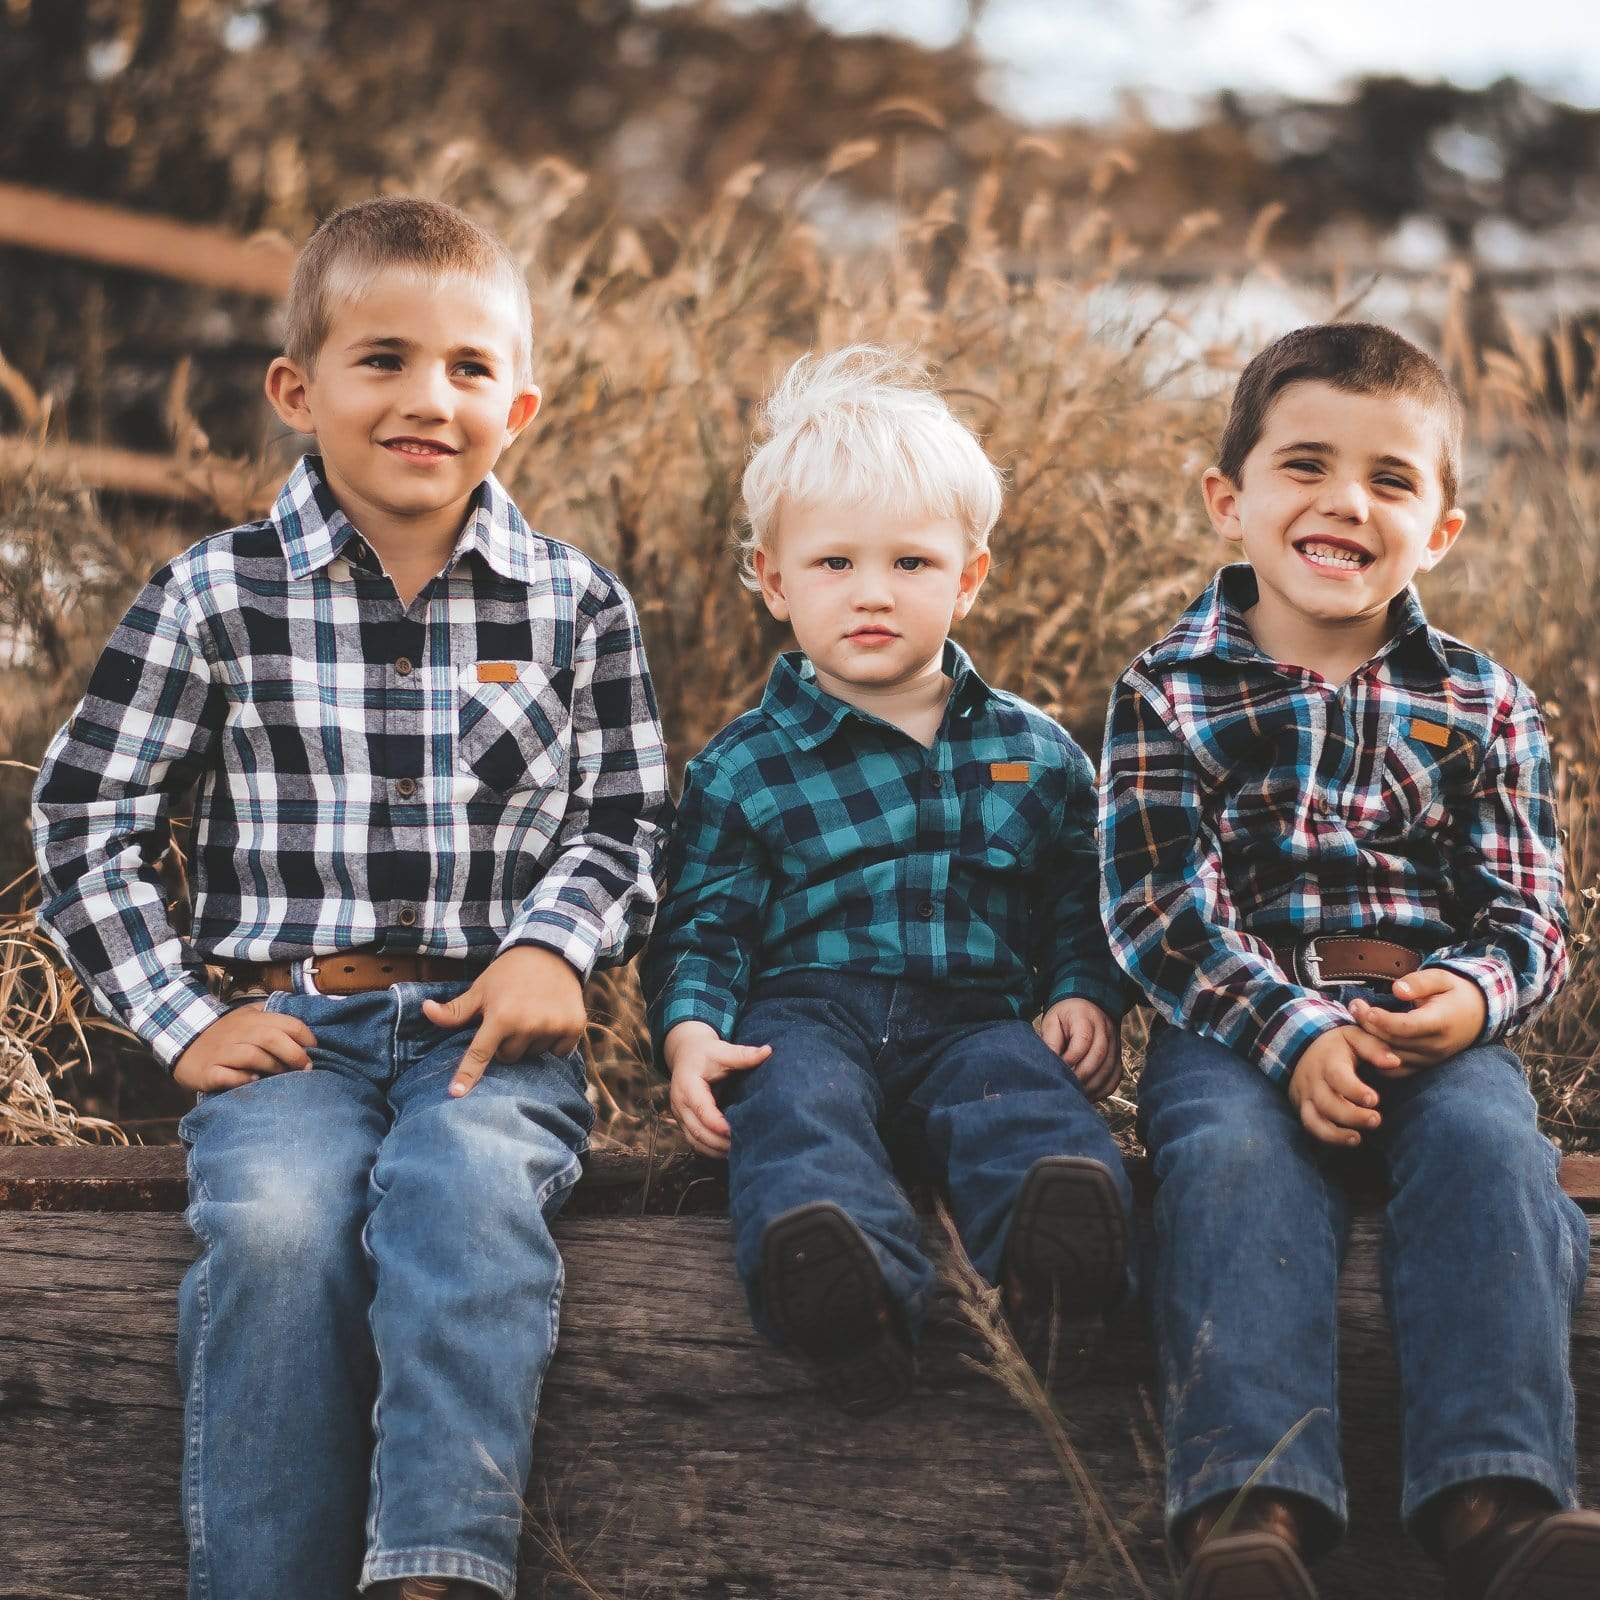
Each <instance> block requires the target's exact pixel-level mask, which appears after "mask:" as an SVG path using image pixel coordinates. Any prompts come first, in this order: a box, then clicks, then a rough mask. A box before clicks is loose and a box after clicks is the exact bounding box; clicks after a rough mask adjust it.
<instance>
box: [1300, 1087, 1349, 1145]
mask: <svg viewBox="0 0 1600 1600" xmlns="http://www.w3.org/2000/svg"><path fill="white" fill-rule="evenodd" d="M1300 1122H1301V1124H1302V1126H1303V1127H1304V1128H1305V1130H1306V1132H1307V1133H1309V1134H1310V1135H1311V1137H1312V1138H1313V1139H1320V1140H1321V1141H1322V1143H1323V1144H1342V1145H1356V1144H1360V1143H1361V1135H1360V1134H1359V1133H1357V1132H1356V1131H1355V1130H1354V1129H1353V1128H1341V1127H1339V1126H1338V1124H1337V1123H1333V1122H1330V1121H1329V1120H1328V1119H1327V1118H1326V1117H1325V1116H1323V1115H1322V1113H1321V1112H1320V1111H1319V1110H1318V1109H1317V1107H1316V1105H1315V1104H1314V1102H1313V1098H1312V1097H1311V1096H1310V1095H1308V1096H1307V1097H1306V1098H1305V1099H1304V1100H1302V1101H1301V1102H1300Z"/></svg>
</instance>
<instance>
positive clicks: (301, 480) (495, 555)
mask: <svg viewBox="0 0 1600 1600" xmlns="http://www.w3.org/2000/svg"><path fill="white" fill-rule="evenodd" d="M269 520H270V521H271V522H272V525H273V527H274V528H276V529H277V532H278V538H279V540H280V541H281V543H282V545H283V555H284V560H285V561H287V562H288V564H289V576H290V577H291V578H305V577H309V576H310V575H311V574H312V573H313V572H315V571H316V570H317V569H318V568H319V567H325V566H327V564H328V563H329V562H330V561H332V560H333V558H334V557H335V556H337V555H338V554H339V552H340V551H341V550H343V549H344V547H345V546H346V545H347V544H348V543H349V542H350V540H351V539H353V538H355V537H356V536H357V534H356V528H355V525H354V524H353V523H352V522H351V521H350V519H349V518H348V517H347V516H346V515H345V514H344V512H343V511H341V510H340V509H339V503H338V501H336V500H335V499H334V497H333V491H332V490H331V489H330V488H329V487H328V484H327V480H326V479H325V478H324V477H323V475H322V457H321V456H303V457H301V459H300V462H299V464H298V465H297V466H296V467H295V469H294V471H293V472H292V473H290V474H289V479H288V482H286V483H285V484H284V486H283V488H282V489H280V490H279V491H278V498H277V500H276V501H275V502H274V504H273V507H272V515H271V518H270V519H269ZM473 550H475V551H477V553H478V554H479V555H481V556H482V557H483V559H484V560H485V561H486V562H487V563H488V564H489V566H490V567H491V568H493V570H494V571H495V572H497V573H499V575H500V576H501V577H502V578H509V579H510V580H511V581H512V582H514V583H528V582H530V581H531V580H532V577H533V559H532V553H533V539H532V537H531V536H530V530H529V528H528V525H527V523H526V522H524V521H523V520H522V513H521V512H520V511H518V510H517V508H516V506H515V504H514V503H513V502H512V499H511V496H510V495H508V494H507V493H506V492H505V490H504V489H503V488H501V486H500V481H499V479H497V478H496V477H495V475H494V474H493V473H492V472H491V473H490V474H489V476H488V477H486V478H485V479H484V480H483V482H482V483H481V484H480V485H479V486H478V489H477V492H476V493H475V494H474V495H473V499H472V508H471V510H470V511H468V513H467V520H466V524H465V526H464V527H463V528H462V530H461V536H460V537H459V538H458V539H457V540H456V548H455V554H454V555H452V556H451V558H450V565H452V566H453V565H454V564H455V563H456V562H457V561H459V560H460V559H461V557H462V556H464V555H466V554H467V553H468V552H469V551H473Z"/></svg>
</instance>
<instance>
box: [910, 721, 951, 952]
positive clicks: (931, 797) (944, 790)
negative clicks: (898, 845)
mask: <svg viewBox="0 0 1600 1600" xmlns="http://www.w3.org/2000/svg"><path fill="white" fill-rule="evenodd" d="M960 832H961V796H960V794H959V793H958V792H957V789H956V781H955V755H954V751H953V749H952V747H951V741H950V740H949V739H948V738H946V737H944V736H943V735H942V734H941V735H940V736H939V737H938V738H936V739H935V740H934V742H933V746H932V748H931V749H928V750H925V751H923V752H922V784H921V792H920V794H919V796H918V800H917V841H916V849H915V850H914V851H913V853H912V864H913V871H914V872H915V873H916V874H917V877H918V878H919V879H920V881H918V882H913V883H911V884H910V885H909V887H910V890H911V906H912V926H911V929H910V937H911V938H912V939H914V940H915V941H916V947H917V948H919V949H920V950H921V951H922V952H923V953H924V955H925V957H926V960H927V963H928V966H927V970H928V971H930V972H947V971H948V970H949V943H950V930H949V925H948V923H949V918H948V911H947V907H948V904H949V898H950V859H951V856H952V855H953V853H954V851H955V848H956V845H957V843H958V842H959V839H960Z"/></svg>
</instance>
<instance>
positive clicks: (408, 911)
mask: <svg viewBox="0 0 1600 1600" xmlns="http://www.w3.org/2000/svg"><path fill="white" fill-rule="evenodd" d="M395 921H396V922H398V923H399V924H400V926H401V927H402V928H412V927H415V926H416V922H417V908H416V907H415V906H401V907H400V909H399V911H397V912H396V913H395Z"/></svg>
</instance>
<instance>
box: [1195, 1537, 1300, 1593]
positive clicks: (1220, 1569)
mask: <svg viewBox="0 0 1600 1600" xmlns="http://www.w3.org/2000/svg"><path fill="white" fill-rule="evenodd" d="M1178 1600H1317V1590H1316V1586H1315V1585H1314V1584H1313V1583H1312V1581H1311V1574H1310V1573H1309V1572H1307V1571H1306V1569H1305V1564H1304V1563H1303V1562H1302V1561H1301V1559H1300V1557H1299V1556H1298V1555H1296V1554H1295V1551H1294V1548H1293V1546H1292V1545H1290V1543H1289V1542H1288V1540H1286V1539H1280V1538H1279V1537H1278V1536H1277V1534H1275V1533H1233V1534H1229V1535H1228V1536H1227V1537H1226V1538H1224V1539H1208V1540H1207V1541H1206V1542H1205V1543H1204V1544H1203V1545H1201V1546H1200V1548H1199V1549H1198V1550H1197V1551H1195V1554H1194V1560H1193V1561H1191V1562H1190V1563H1189V1565H1188V1567H1187V1569H1186V1570H1185V1571H1184V1574H1183V1582H1182V1583H1181V1584H1179V1585H1178Z"/></svg>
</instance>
